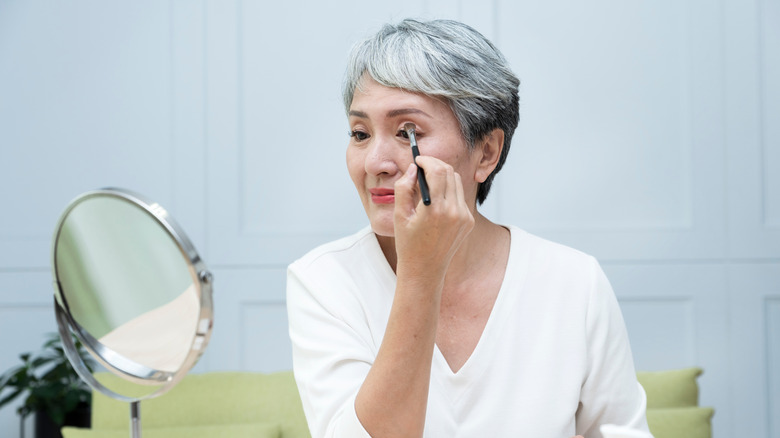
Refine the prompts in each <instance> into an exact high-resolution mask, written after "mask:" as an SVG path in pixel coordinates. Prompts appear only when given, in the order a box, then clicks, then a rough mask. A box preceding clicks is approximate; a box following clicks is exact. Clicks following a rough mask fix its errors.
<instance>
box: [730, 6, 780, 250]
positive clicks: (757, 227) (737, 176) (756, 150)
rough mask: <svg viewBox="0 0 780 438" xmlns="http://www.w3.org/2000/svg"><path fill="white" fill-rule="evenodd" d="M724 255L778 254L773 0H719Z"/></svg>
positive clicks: (779, 83)
mask: <svg viewBox="0 0 780 438" xmlns="http://www.w3.org/2000/svg"><path fill="white" fill-rule="evenodd" d="M725 6H726V9H725V17H726V19H725V25H726V35H727V36H728V38H726V39H725V52H724V53H725V57H726V59H725V61H726V62H725V64H724V65H725V72H726V88H725V90H726V109H727V119H728V120H729V122H730V123H728V125H727V126H726V134H727V146H728V148H727V153H728V160H727V163H728V165H727V167H726V172H727V175H728V180H729V185H728V192H727V196H728V209H727V214H728V220H729V235H728V238H729V256H730V257H733V258H740V259H747V258H750V257H753V258H755V257H762V258H775V259H777V258H778V257H780V128H778V123H776V120H778V118H779V117H780V104H778V101H780V80H779V79H777V77H778V76H779V75H780V55H778V52H780V36H778V35H777V32H773V30H774V29H776V28H777V23H779V22H780V7H779V6H778V3H777V1H772V0H755V1H749V2H741V1H737V0H728V1H725Z"/></svg>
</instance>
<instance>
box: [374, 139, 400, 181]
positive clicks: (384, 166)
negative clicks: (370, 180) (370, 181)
mask: <svg viewBox="0 0 780 438" xmlns="http://www.w3.org/2000/svg"><path fill="white" fill-rule="evenodd" d="M399 151H400V148H399V147H398V144H397V142H396V141H395V139H393V138H387V137H385V136H379V135H377V136H375V137H374V138H373V141H372V142H371V144H370V145H369V150H368V154H367V155H366V173H368V174H369V175H377V176H378V175H385V176H394V175H395V174H396V173H398V172H399V170H400V166H399V164H400V163H399V159H400V158H401V157H400V156H399Z"/></svg>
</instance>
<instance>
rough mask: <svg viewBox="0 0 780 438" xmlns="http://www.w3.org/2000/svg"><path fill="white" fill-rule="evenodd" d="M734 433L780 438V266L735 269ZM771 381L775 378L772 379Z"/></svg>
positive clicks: (732, 306) (731, 274)
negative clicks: (779, 433)
mask: <svg viewBox="0 0 780 438" xmlns="http://www.w3.org/2000/svg"><path fill="white" fill-rule="evenodd" d="M729 277H730V278H729V280H730V283H731V289H732V293H731V296H730V297H729V307H730V309H731V314H732V318H731V327H732V331H731V333H730V335H731V338H730V341H731V342H730V344H731V348H732V352H731V357H730V366H731V369H732V373H731V387H732V391H733V395H732V400H733V403H732V409H733V415H734V429H733V430H731V435H730V436H760V437H770V436H775V434H774V432H777V430H778V429H777V426H778V424H777V418H778V415H777V414H778V406H780V385H778V383H777V380H776V375H775V371H776V370H777V366H778V362H777V360H778V359H780V348H779V347H778V343H777V341H778V340H780V331H779V329H780V319H778V318H780V311H779V309H780V264H777V263H762V264H759V263H755V264H748V263H745V264H734V265H732V266H730V267H729ZM770 376H771V377H770Z"/></svg>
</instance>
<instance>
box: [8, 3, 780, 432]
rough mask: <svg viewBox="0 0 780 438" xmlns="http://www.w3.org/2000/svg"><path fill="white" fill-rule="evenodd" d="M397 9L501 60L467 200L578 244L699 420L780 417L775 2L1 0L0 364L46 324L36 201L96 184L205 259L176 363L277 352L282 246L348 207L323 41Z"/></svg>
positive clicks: (283, 346)
mask: <svg viewBox="0 0 780 438" xmlns="http://www.w3.org/2000/svg"><path fill="white" fill-rule="evenodd" d="M385 3H386V4H385ZM406 16H412V17H424V18H425V17H427V18H431V17H444V18H456V19H460V20H462V21H465V22H467V23H469V24H471V25H473V26H474V27H476V28H477V29H478V30H480V31H481V32H483V33H484V34H485V35H486V36H488V37H489V38H491V39H492V40H493V41H495V42H496V43H497V44H498V46H499V47H500V48H501V49H502V51H503V52H504V54H505V55H506V56H507V58H508V59H509V60H510V62H511V64H512V65H513V67H514V70H515V72H516V73H517V74H518V76H519V77H520V79H521V81H522V85H521V122H520V127H519V130H518V132H517V135H516V137H515V141H514V144H513V147H512V153H511V154H510V156H509V161H508V164H507V167H506V168H505V169H504V170H503V172H502V173H501V174H500V175H499V177H498V178H497V180H496V185H495V188H494V190H493V193H492V194H491V198H489V199H488V202H487V203H486V205H485V208H484V209H483V210H484V212H485V213H486V214H487V215H488V216H489V217H491V218H493V219H494V220H496V221H499V222H502V223H513V224H517V225H520V226H522V227H524V228H526V229H528V230H530V231H532V232H535V233H537V234H539V235H542V236H544V237H547V238H549V239H552V240H556V241H559V242H562V243H565V244H568V245H571V246H574V247H576V248H578V249H581V250H584V251H586V252H589V253H592V254H594V255H595V256H597V257H598V258H599V259H600V260H601V261H602V263H603V265H604V267H605V270H606V271H607V274H608V275H609V277H610V279H611V281H612V283H613V286H614V288H615V291H616V293H617V295H618V298H619V299H620V302H621V304H622V308H623V311H624V315H625V318H626V323H627V325H628V329H629V333H630V336H631V341H632V345H633V348H634V355H635V358H636V363H637V366H638V368H640V369H647V370H652V369H665V368H674V367H684V366H692V365H697V366H701V367H703V368H704V369H705V374H704V375H703V376H702V377H701V379H700V383H701V385H702V393H701V403H702V404H703V405H710V406H714V407H715V409H716V415H715V418H714V424H715V436H716V437H718V438H723V437H743V436H751V437H767V438H768V437H777V436H780V32H778V30H779V29H780V0H715V1H712V0H708V1H704V0H685V1H679V0H661V1H653V2H650V1H618V0H592V1H589V2H576V1H548V2H532V1H515V0H492V1H480V0H460V1H444V0H399V1H395V2H367V1H355V0H331V1H327V2H315V1H310V2H296V1H286V2H273V3H271V2H262V1H249V0H245V1H240V0H235V1H217V0H201V1H189V0H187V1H185V0H170V1H167V2H164V1H159V0H143V1H141V0H139V1H133V2H129V1H128V2H104V1H99V0H93V1H88V0H79V1H70V2H54V1H48V2H47V1H21V0H19V1H14V0H0V348H2V353H0V371H2V370H5V369H7V368H9V367H11V366H13V365H16V364H17V362H18V358H17V356H18V354H19V353H21V352H25V351H33V350H37V349H38V347H39V346H40V345H41V343H42V341H43V335H44V334H45V333H47V332H52V331H54V330H55V323H54V317H53V311H52V295H51V293H52V287H51V274H50V270H49V251H50V239H51V235H52V232H53V229H54V225H55V223H56V221H57V219H58V216H59V213H60V211H61V210H62V209H63V208H64V207H65V205H66V204H67V203H68V201H69V200H70V199H72V198H73V197H75V196H76V195H77V194H78V193H80V192H83V191H86V190H90V189H94V188H98V187H104V186H120V187H127V188H131V189H133V190H136V191H138V192H140V193H142V194H145V195H146V196H148V197H150V198H153V199H155V200H156V201H158V202H159V203H161V204H162V205H163V206H165V207H166V208H167V209H168V210H169V211H170V212H171V213H172V214H173V215H174V217H176V219H177V220H178V222H179V223H181V224H182V225H183V226H184V228H185V229H186V230H187V232H188V234H189V235H190V237H191V238H192V240H193V241H194V243H195V245H196V246H197V247H198V249H199V250H200V252H201V254H202V256H203V258H204V259H205V260H206V262H207V263H208V264H209V266H210V267H211V268H212V270H213V271H214V274H215V277H216V295H215V301H216V325H215V331H214V335H213V338H212V342H211V345H210V346H209V350H208V352H207V353H206V355H205V357H204V358H203V359H202V360H201V362H200V363H199V364H198V366H197V368H196V370H197V371H212V370H257V371H273V370H280V369H287V368H290V366H291V361H290V346H289V341H288V338H287V333H286V316H285V303H284V282H285V278H284V272H285V267H286V265H287V264H288V263H289V262H291V261H292V260H293V259H294V258H296V257H298V256H300V255H302V254H303V253H304V252H306V251H307V250H308V249H310V248H312V247H313V246H314V245H316V244H318V243H322V242H325V241H328V240H330V239H332V238H335V237H337V236H341V235H344V234H347V233H350V232H352V231H354V230H356V229H357V228H358V227H360V226H362V225H363V224H365V223H366V221H365V219H364V215H363V212H362V208H361V206H360V203H359V201H358V198H357V196H356V194H355V193H354V189H353V187H352V186H351V183H350V181H349V179H348V177H347V174H346V169H345V165H344V150H345V145H346V142H347V136H346V130H347V124H346V120H345V117H344V116H343V110H342V108H341V104H340V94H339V89H340V79H341V74H342V71H343V68H344V62H345V58H346V53H347V51H348V48H349V47H350V45H351V44H352V43H353V42H355V41H356V40H357V39H359V38H360V37H363V36H366V35H367V34H369V33H370V32H372V31H375V30H376V29H377V28H378V26H379V25H380V24H381V23H383V22H386V21H397V20H399V19H401V18H403V17H406ZM17 431H18V420H17V419H16V417H15V413H14V410H13V409H11V408H5V409H3V410H2V411H0V435H2V436H4V437H11V438H16V437H17V433H18V432H17Z"/></svg>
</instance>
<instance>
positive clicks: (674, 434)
mask: <svg viewBox="0 0 780 438" xmlns="http://www.w3.org/2000/svg"><path fill="white" fill-rule="evenodd" d="M701 372H702V371H701V369H699V368H686V369H681V370H671V371H660V372H640V373H638V374H637V377H638V379H639V382H640V383H641V384H642V386H644V388H645V391H646V392H647V421H648V423H649V425H650V430H651V432H653V435H654V436H655V438H682V437H685V438H711V436H712V429H711V425H710V420H711V418H712V415H713V409H712V408H702V407H699V406H698V398H699V387H698V384H697V382H696V378H697V377H698V376H699V375H700V374H701ZM104 379H107V380H112V381H113V383H111V384H110V385H111V387H114V388H117V387H119V386H121V385H122V384H123V382H122V381H120V380H119V379H117V378H116V377H114V376H112V375H101V376H100V380H101V381H104V382H106V383H109V382H108V381H107V380H104ZM129 412H130V410H129V408H128V404H127V403H124V402H119V401H116V400H114V399H111V398H108V397H106V396H104V395H102V394H99V393H93V403H92V428H91V429H78V428H73V427H64V428H63V429H62V435H63V438H127V437H128V436H129ZM141 426H142V430H143V437H144V438H185V437H186V438H249V437H252V438H310V434H309V430H308V428H307V426H306V418H305V417H304V415H303V407H302V406H301V401H300V398H299V397H298V390H297V387H296V385H295V380H294V379H293V375H292V372H289V371H286V372H280V373H274V374H260V373H249V372H215V373H204V374H190V375H188V376H186V377H185V378H184V379H183V380H182V381H181V382H180V383H179V384H178V385H177V386H176V387H175V388H173V389H172V390H171V391H170V392H168V393H167V394H165V395H164V396H162V397H158V398H154V399H151V400H144V401H142V402H141Z"/></svg>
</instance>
